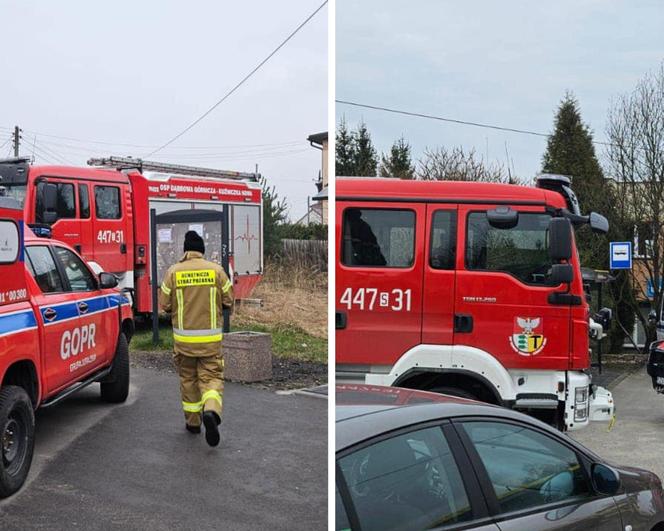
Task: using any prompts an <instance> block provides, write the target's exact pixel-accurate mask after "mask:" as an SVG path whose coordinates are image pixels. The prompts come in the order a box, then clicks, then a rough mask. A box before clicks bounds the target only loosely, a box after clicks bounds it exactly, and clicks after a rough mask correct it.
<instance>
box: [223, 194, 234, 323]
mask: <svg viewBox="0 0 664 531" xmlns="http://www.w3.org/2000/svg"><path fill="white" fill-rule="evenodd" d="M228 210H229V207H228V205H224V207H223V210H222V211H221V267H223V268H224V271H226V274H227V275H228V279H229V280H230V281H231V282H233V279H232V278H231V271H230V268H229V264H230V245H229V241H228V240H229V234H230V231H229V230H228V220H229V217H230V216H229V215H228ZM222 315H223V318H224V329H223V331H224V334H227V333H228V332H230V331H231V312H230V310H229V309H228V308H223V309H222Z"/></svg>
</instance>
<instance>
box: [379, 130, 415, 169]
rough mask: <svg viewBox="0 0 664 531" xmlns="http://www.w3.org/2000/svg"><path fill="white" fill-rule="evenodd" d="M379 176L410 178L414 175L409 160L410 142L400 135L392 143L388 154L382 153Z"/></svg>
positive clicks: (411, 163)
mask: <svg viewBox="0 0 664 531" xmlns="http://www.w3.org/2000/svg"><path fill="white" fill-rule="evenodd" d="M380 176H381V177H397V178H398V179H412V178H413V177H414V176H415V167H414V166H413V162H412V160H411V155H410V144H409V143H408V142H406V140H405V139H404V137H403V136H402V137H401V138H400V139H399V140H397V141H396V142H394V144H392V148H391V149H390V153H389V154H383V155H382V157H381V162H380Z"/></svg>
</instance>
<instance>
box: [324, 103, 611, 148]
mask: <svg viewBox="0 0 664 531" xmlns="http://www.w3.org/2000/svg"><path fill="white" fill-rule="evenodd" d="M335 102H336V103H340V104H342V105H349V106H351V107H361V108H363V109H372V110H375V111H385V112H390V113H393V114H401V115H404V116H412V117H415V118H426V119H428V120H437V121H439V122H449V123H453V124H460V125H471V126H473V127H482V128H484V129H494V130H496V131H506V132H508V133H519V134H522V135H531V136H539V137H544V138H549V137H551V136H552V135H551V134H549V133H539V132H537V131H529V130H527V129H517V128H514V127H504V126H501V125H493V124H485V123H481V122H470V121H467V120H456V119H454V118H445V117H443V116H435V115H433V114H423V113H418V112H411V111H403V110H400V109H391V108H389V107H380V106H378V105H367V104H364V103H357V102H354V101H346V100H335ZM592 142H593V144H598V145H601V146H609V147H612V146H615V144H612V143H611V142H601V141H599V140H593V141H592Z"/></svg>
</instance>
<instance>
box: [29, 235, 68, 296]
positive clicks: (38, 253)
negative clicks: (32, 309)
mask: <svg viewBox="0 0 664 531" xmlns="http://www.w3.org/2000/svg"><path fill="white" fill-rule="evenodd" d="M25 253H26V254H27V256H28V261H27V264H28V271H30V274H31V275H32V278H34V279H35V282H37V285H38V286H39V289H41V290H42V293H59V292H62V291H64V286H63V284H62V278H60V272H59V271H58V268H57V266H56V265H55V260H54V259H53V255H52V254H51V251H50V250H49V249H48V247H46V246H45V245H37V246H30V247H27V248H26V249H25Z"/></svg>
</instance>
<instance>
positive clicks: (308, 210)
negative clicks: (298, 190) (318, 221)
mask: <svg viewBox="0 0 664 531" xmlns="http://www.w3.org/2000/svg"><path fill="white" fill-rule="evenodd" d="M307 225H311V205H310V203H309V196H307Z"/></svg>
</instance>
